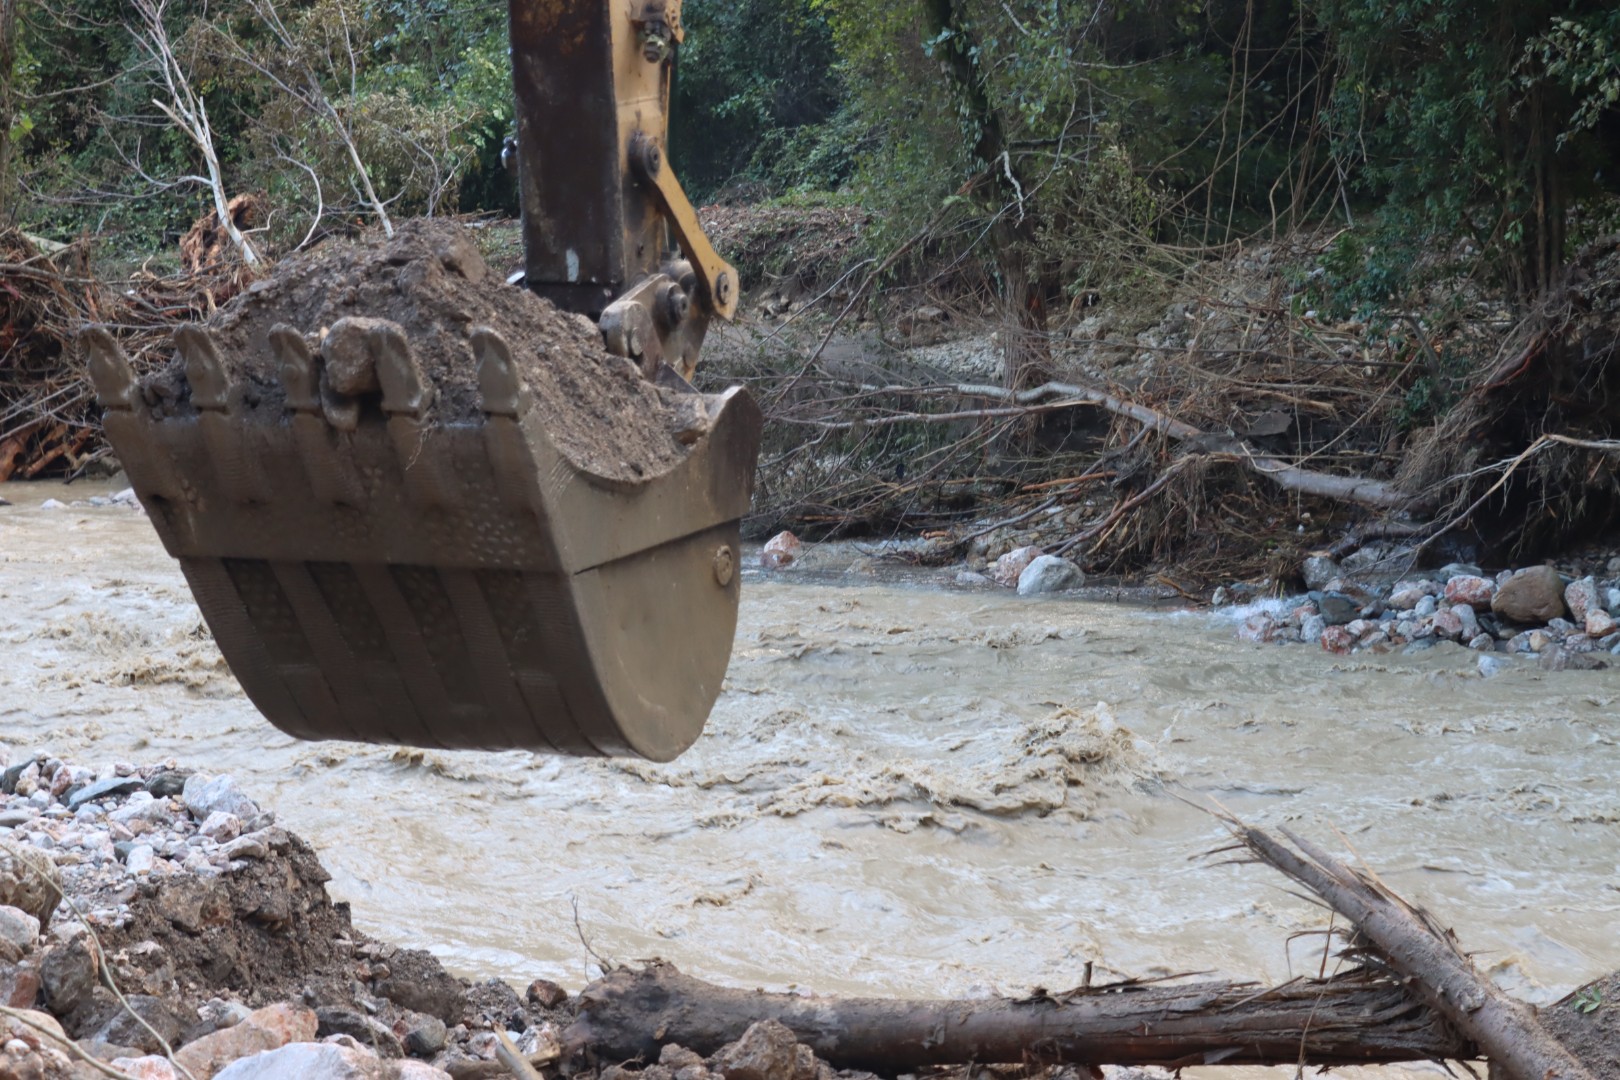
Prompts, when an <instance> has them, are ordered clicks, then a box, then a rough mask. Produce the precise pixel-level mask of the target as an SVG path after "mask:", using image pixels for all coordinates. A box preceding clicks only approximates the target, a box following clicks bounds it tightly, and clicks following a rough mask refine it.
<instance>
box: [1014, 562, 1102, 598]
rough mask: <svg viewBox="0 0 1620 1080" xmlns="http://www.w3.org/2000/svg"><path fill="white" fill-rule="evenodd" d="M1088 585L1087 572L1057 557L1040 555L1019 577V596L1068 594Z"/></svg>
mask: <svg viewBox="0 0 1620 1080" xmlns="http://www.w3.org/2000/svg"><path fill="white" fill-rule="evenodd" d="M1085 583H1086V575H1085V571H1083V570H1081V569H1080V568H1079V567H1078V566H1076V565H1075V564H1074V563H1072V562H1070V561H1069V560H1068V559H1064V558H1060V557H1059V556H1057V555H1039V556H1036V557H1035V558H1034V559H1031V560H1030V563H1029V565H1028V566H1026V567H1024V569H1023V572H1022V573H1020V574H1019V575H1018V595H1019V596H1042V595H1045V594H1047V593H1055V592H1068V591H1069V590H1071V589H1078V588H1079V587H1080V586H1082V585H1084V584H1085Z"/></svg>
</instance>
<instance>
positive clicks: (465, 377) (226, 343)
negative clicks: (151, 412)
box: [143, 220, 686, 482]
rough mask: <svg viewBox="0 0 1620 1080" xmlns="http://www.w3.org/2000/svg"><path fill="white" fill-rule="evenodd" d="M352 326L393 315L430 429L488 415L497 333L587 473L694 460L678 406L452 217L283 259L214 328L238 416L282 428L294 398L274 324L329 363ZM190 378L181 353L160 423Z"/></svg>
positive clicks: (554, 432)
mask: <svg viewBox="0 0 1620 1080" xmlns="http://www.w3.org/2000/svg"><path fill="white" fill-rule="evenodd" d="M347 317H367V318H380V319H388V320H391V321H393V322H395V323H397V324H399V325H400V326H401V327H402V328H403V329H404V331H405V334H406V337H407V338H408V340H409V341H410V344H411V349H412V351H413V352H414V354H415V355H416V357H417V359H418V360H419V361H420V362H421V364H422V367H423V370H424V371H425V372H426V373H427V375H428V376H429V377H430V378H431V379H432V380H433V384H434V387H435V388H436V395H435V401H434V403H433V405H432V406H431V408H430V409H429V414H428V415H429V419H430V420H436V421H439V422H441V423H452V424H453V423H467V422H470V421H473V420H475V419H478V418H479V417H480V415H481V414H480V412H479V396H478V378H477V366H476V364H475V362H474V359H473V356H472V351H471V348H470V346H469V345H468V336H469V334H470V333H471V331H472V330H473V329H475V328H477V327H481V326H487V327H490V328H492V329H494V330H496V331H497V332H499V333H500V334H501V336H502V337H504V338H505V339H506V341H507V343H508V344H509V345H510V346H511V348H512V355H513V359H514V360H515V361H516V363H517V364H518V366H519V368H520V369H521V371H522V374H523V377H524V380H525V381H526V383H527V384H528V386H529V388H530V389H531V390H532V392H533V394H534V401H535V407H536V409H537V411H538V419H539V421H540V423H541V425H542V426H543V427H544V428H545V430H546V432H547V433H548V434H549V435H550V436H551V438H552V439H553V440H554V441H555V442H556V443H557V446H558V448H559V449H560V450H562V452H563V453H564V454H566V455H567V456H568V457H569V459H570V460H572V461H573V462H574V463H575V464H577V465H579V466H580V467H581V468H583V469H585V470H586V471H587V472H590V473H594V474H596V475H599V476H604V477H608V478H610V479H614V480H620V481H628V482H634V481H637V480H640V479H644V478H647V477H651V476H656V475H659V474H661V473H664V472H667V471H668V470H669V469H671V468H673V467H674V466H675V465H676V464H678V463H679V462H680V461H681V460H683V458H684V457H685V453H686V451H685V448H684V447H683V446H682V445H681V443H680V442H679V441H678V440H677V439H676V437H675V435H674V434H673V429H674V427H675V426H676V425H677V424H678V420H677V418H676V415H675V411H674V410H673V409H672V408H671V407H670V405H669V404H667V403H666V400H665V398H664V397H663V396H661V395H660V393H659V391H658V390H657V389H656V388H654V387H653V386H652V385H651V384H649V383H647V382H646V381H645V380H644V379H642V378H641V376H640V374H639V373H638V372H637V371H636V369H635V367H634V365H633V364H631V362H630V361H628V360H626V359H624V358H623V357H618V356H614V355H612V354H611V353H608V352H607V351H606V350H605V349H604V348H603V346H602V339H601V335H600V333H599V332H598V331H597V330H596V328H595V326H594V325H592V324H591V323H590V322H589V320H586V319H584V318H582V317H579V316H575V315H570V314H568V313H566V312H562V311H559V310H558V309H557V308H556V307H554V306H553V305H552V304H551V303H550V302H548V301H546V300H542V299H540V298H539V297H537V296H535V295H534V294H533V293H530V292H529V291H528V290H526V289H523V288H520V287H518V286H512V285H507V284H506V283H505V282H504V281H503V280H502V279H501V278H500V277H499V276H497V275H496V274H495V273H493V272H492V271H490V269H489V268H488V266H486V265H485V263H484V260H483V257H482V256H481V255H479V253H478V249H477V248H476V247H475V246H474V245H473V243H472V241H471V240H470V239H469V237H468V234H467V230H465V229H464V228H463V227H462V226H460V225H457V224H455V223H454V222H444V221H429V220H422V221H411V222H407V223H405V224H403V225H401V226H400V228H399V230H398V232H397V233H396V234H395V235H394V237H393V239H391V240H388V239H382V238H378V239H375V240H368V241H363V242H357V243H339V242H333V243H328V244H323V245H321V246H320V247H318V248H316V249H315V250H314V251H312V252H309V253H307V254H304V255H300V256H295V257H293V258H291V259H288V260H286V261H285V262H283V263H280V264H279V265H278V266H277V267H276V269H275V272H274V274H273V276H271V277H270V278H268V279H266V280H264V281H260V282H256V283H255V284H254V285H253V286H252V287H251V288H249V289H248V291H247V292H246V293H244V294H242V295H241V296H239V297H237V298H236V299H235V300H233V301H232V302H231V303H229V304H227V305H226V306H225V307H224V308H222V309H221V310H220V311H219V313H218V314H217V315H215V316H214V317H213V318H212V319H210V320H209V322H208V326H209V328H210V329H211V330H212V331H213V332H214V333H215V335H216V336H217V338H218V340H219V343H220V350H221V354H222V358H223V360H224V362H225V364H226V366H227V367H228V368H229V369H230V370H231V372H232V373H233V374H234V375H235V376H236V378H237V380H238V382H239V389H238V391H237V393H238V395H239V398H240V405H241V407H242V408H243V409H244V410H245V411H246V412H248V413H249V414H250V415H252V414H259V415H266V416H268V417H269V418H270V419H271V420H272V421H274V420H276V419H279V417H280V414H281V410H282V403H283V401H284V399H285V390H284V388H283V386H282V384H281V379H280V374H279V364H278V361H277V359H276V356H275V353H274V351H273V350H272V348H271V346H270V341H269V334H270V331H271V329H272V328H273V327H275V326H276V325H278V324H282V323H285V324H287V325H290V326H293V327H296V328H298V329H299V330H301V331H303V333H304V334H305V336H306V339H307V340H308V341H309V344H310V346H311V348H312V350H314V351H316V352H317V355H318V354H319V353H318V350H319V347H320V344H321V341H322V340H323V338H324V337H325V335H326V333H327V331H328V330H329V329H330V328H331V327H332V326H333V324H334V323H336V322H337V321H338V320H339V319H343V318H347ZM182 374H183V367H182V365H181V363H180V361H179V358H178V357H176V359H175V360H174V361H173V362H172V363H171V364H170V366H169V367H168V368H166V369H164V370H162V371H159V372H157V373H154V374H153V375H152V376H150V377H149V378H148V379H147V380H145V382H144V384H143V391H144V393H145V395H146V398H147V400H148V401H149V402H150V403H151V404H152V405H153V407H154V408H155V409H156V410H157V411H158V412H159V413H160V414H169V413H173V412H176V411H184V410H186V409H187V408H189V406H188V395H189V391H188V389H187V387H186V385H185V380H184V379H183V377H182Z"/></svg>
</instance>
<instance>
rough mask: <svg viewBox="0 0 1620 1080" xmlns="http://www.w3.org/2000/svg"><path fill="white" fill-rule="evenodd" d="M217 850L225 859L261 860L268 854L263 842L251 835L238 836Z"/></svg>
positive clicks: (268, 851)
mask: <svg viewBox="0 0 1620 1080" xmlns="http://www.w3.org/2000/svg"><path fill="white" fill-rule="evenodd" d="M219 850H220V853H221V854H222V855H224V856H225V858H227V859H262V858H264V857H265V856H266V855H268V854H269V853H270V850H269V848H268V847H266V846H265V843H264V841H263V840H262V839H261V838H259V837H258V836H256V835H253V834H249V835H247V836H239V837H237V838H236V839H235V840H232V841H231V842H230V843H228V844H226V845H224V846H223V847H221V848H220V849H219Z"/></svg>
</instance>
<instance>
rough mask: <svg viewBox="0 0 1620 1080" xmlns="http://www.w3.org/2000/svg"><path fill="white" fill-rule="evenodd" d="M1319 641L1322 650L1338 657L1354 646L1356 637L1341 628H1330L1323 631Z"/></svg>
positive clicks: (1346, 629) (1344, 628) (1345, 628)
mask: <svg viewBox="0 0 1620 1080" xmlns="http://www.w3.org/2000/svg"><path fill="white" fill-rule="evenodd" d="M1320 640H1321V642H1322V648H1324V649H1326V650H1327V651H1328V652H1330V653H1336V654H1338V655H1340V656H1344V655H1346V654H1347V653H1349V652H1350V650H1351V649H1353V648H1355V645H1356V636H1355V635H1354V634H1352V633H1351V632H1350V630H1349V629H1348V628H1347V627H1343V626H1330V627H1328V628H1327V629H1326V630H1323V631H1322V635H1321V639H1320Z"/></svg>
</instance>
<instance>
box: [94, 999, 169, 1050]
mask: <svg viewBox="0 0 1620 1080" xmlns="http://www.w3.org/2000/svg"><path fill="white" fill-rule="evenodd" d="M180 1031H181V1024H180V1017H179V1016H178V1015H177V1014H176V1013H175V1011H174V1009H173V1008H171V1007H170V1006H169V1003H168V1002H166V1001H164V1000H163V999H162V998H157V997H152V996H150V995H148V994H127V995H125V998H124V1001H123V1002H122V1003H121V1004H120V1006H119V1008H118V1009H117V1010H116V1011H115V1012H114V1013H113V1014H112V1016H110V1017H109V1018H108V1019H107V1020H106V1022H105V1023H103V1024H102V1025H101V1027H100V1029H99V1030H97V1031H96V1033H95V1034H94V1035H93V1036H91V1038H92V1039H94V1040H96V1041H97V1042H103V1043H109V1044H111V1045H113V1046H127V1047H132V1048H134V1049H136V1050H140V1051H143V1052H145V1053H148V1054H155V1053H157V1052H158V1051H160V1050H162V1049H163V1043H165V1042H166V1043H168V1044H169V1045H170V1046H173V1045H174V1044H175V1043H177V1042H179V1041H180ZM159 1039H161V1040H162V1042H160V1041H159Z"/></svg>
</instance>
